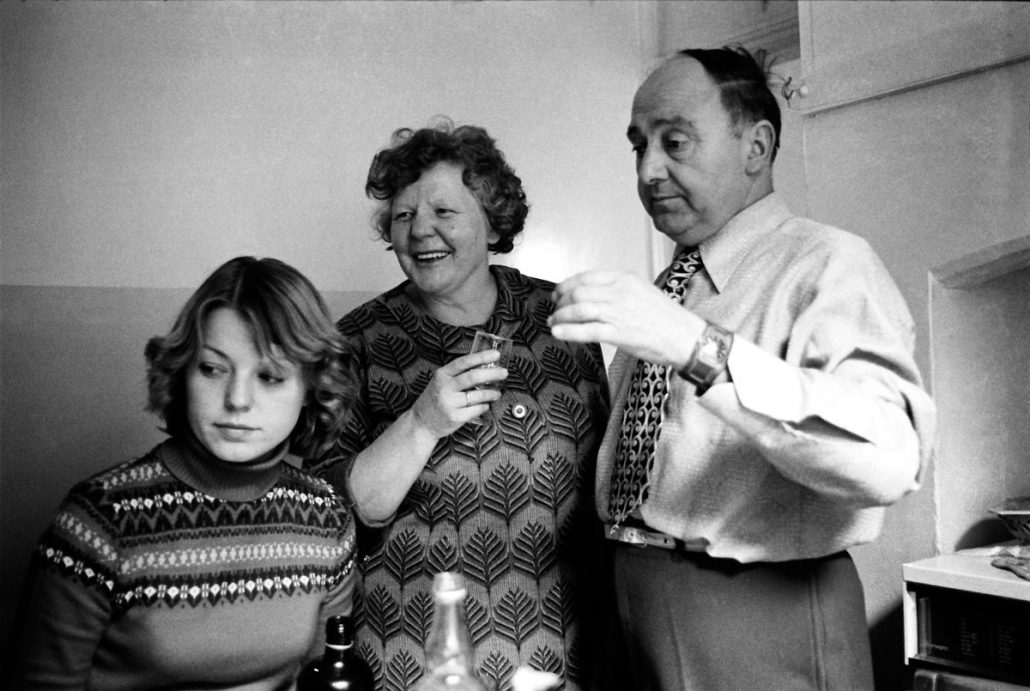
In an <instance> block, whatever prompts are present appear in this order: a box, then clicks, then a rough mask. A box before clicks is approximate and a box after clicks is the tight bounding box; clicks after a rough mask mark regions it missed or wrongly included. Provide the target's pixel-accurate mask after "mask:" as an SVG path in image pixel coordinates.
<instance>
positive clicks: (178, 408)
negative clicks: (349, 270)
mask: <svg viewBox="0 0 1030 691" xmlns="http://www.w3.org/2000/svg"><path fill="white" fill-rule="evenodd" d="M220 307H227V308H229V309H232V310H234V311H235V312H236V313H237V314H239V315H240V317H241V318H242V319H243V321H244V322H245V323H246V324H248V325H249V327H250V330H251V333H252V334H253V336H254V343H255V345H256V346H257V348H258V351H259V352H260V353H261V354H262V355H263V356H270V355H272V354H273V352H274V353H275V355H277V356H278V357H285V358H286V359H288V360H290V361H291V362H293V363H295V364H298V365H300V367H301V370H302V372H303V376H304V381H305V383H306V384H307V388H308V394H307V400H306V403H305V406H304V409H303V410H302V411H301V414H300V418H299V419H298V421H297V425H296V427H294V429H293V431H292V432H291V433H290V437H289V441H290V449H291V451H293V453H295V454H297V455H300V456H302V457H315V456H319V455H321V454H322V453H324V452H325V451H327V450H328V449H329V448H330V447H331V446H332V444H333V443H334V442H335V440H336V439H337V437H338V436H339V433H340V432H341V430H342V427H343V413H344V412H345V410H346V408H347V406H348V405H349V404H350V402H351V400H352V399H353V397H354V393H355V385H354V379H353V378H352V376H351V373H350V370H349V359H348V358H347V356H346V354H345V351H344V348H343V342H342V339H341V337H340V335H339V333H338V332H337V330H336V329H335V328H334V326H333V322H332V319H331V318H330V316H329V310H328V309H327V308H326V305H325V302H324V301H323V300H322V297H321V296H320V295H319V293H318V291H317V290H316V289H315V286H314V285H312V283H311V282H310V281H309V280H308V279H307V278H306V277H304V275H303V274H301V273H300V272H299V271H297V270H296V269H294V268H293V267H291V266H289V265H288V264H285V263H283V262H281V261H279V260H277V259H269V258H266V259H256V258H254V257H236V258H235V259H231V260H229V261H228V262H226V263H225V264H222V265H221V266H220V267H218V268H217V269H215V271H214V273H212V274H211V275H210V276H209V277H208V278H207V280H205V281H204V282H203V284H201V286H200V287H199V288H198V289H197V290H196V292H195V293H193V295H192V296H191V297H190V299H189V300H187V301H186V304H185V306H184V307H183V308H182V311H181V312H180V313H179V316H178V317H177V318H176V320H175V324H174V325H173V326H172V329H171V331H170V332H169V333H168V334H167V335H166V336H154V337H153V338H151V339H150V340H149V341H148V342H147V345H146V348H145V350H144V355H145V356H146V359H147V382H148V395H147V407H146V408H147V410H148V411H150V412H153V413H156V414H157V415H159V416H160V417H161V418H162V419H163V420H164V423H165V430H166V431H167V432H168V433H169V434H171V435H172V436H183V435H187V434H190V430H189V422H188V419H187V415H186V373H187V370H188V368H189V367H190V366H192V365H193V363H194V362H195V360H196V358H197V356H198V353H199V352H200V349H201V346H202V339H203V334H204V331H203V326H204V322H205V320H206V319H207V317H208V315H209V314H210V313H211V312H212V311H213V310H215V309H218V308H220Z"/></svg>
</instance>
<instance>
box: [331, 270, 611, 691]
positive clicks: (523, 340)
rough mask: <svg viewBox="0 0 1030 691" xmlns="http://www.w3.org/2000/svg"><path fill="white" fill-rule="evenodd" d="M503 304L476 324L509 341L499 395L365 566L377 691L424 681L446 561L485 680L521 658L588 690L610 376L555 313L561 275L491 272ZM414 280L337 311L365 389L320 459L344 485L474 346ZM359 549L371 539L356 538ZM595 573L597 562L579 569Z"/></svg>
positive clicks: (506, 682)
mask: <svg viewBox="0 0 1030 691" xmlns="http://www.w3.org/2000/svg"><path fill="white" fill-rule="evenodd" d="M491 272H492V274H493V276H494V277H495V279H496V281H497V287H498V298H497V306H496V308H495V310H494V314H493V315H492V316H491V317H490V319H489V320H488V321H487V322H486V323H485V324H483V325H481V327H480V328H484V329H486V330H488V331H491V332H493V333H500V334H502V335H504V336H508V337H511V338H512V339H513V340H514V346H513V349H512V355H511V362H510V364H509V367H508V371H509V374H508V378H507V379H506V380H505V382H504V384H503V386H502V396H501V399H500V400H499V401H496V402H494V403H493V405H492V406H491V409H490V411H489V412H488V413H487V414H486V415H484V420H485V424H482V425H479V426H476V425H472V424H466V425H464V426H462V427H461V428H460V429H458V430H457V431H455V432H454V433H453V434H451V435H450V436H449V437H445V438H443V439H441V440H440V441H439V442H438V443H437V446H436V448H435V450H434V451H433V454H432V456H431V457H430V459H429V461H428V462H427V463H426V466H425V468H424V469H423V471H422V474H421V476H420V477H419V479H418V480H417V481H416V482H415V484H414V485H413V486H412V488H411V490H410V491H409V492H408V495H407V497H406V498H405V500H404V502H403V503H402V504H401V507H400V509H399V510H398V512H397V515H396V516H395V517H394V519H393V520H392V521H391V522H390V523H389V524H387V525H385V526H373V527H375V528H381V530H375V531H374V535H375V539H374V540H373V541H372V542H373V544H372V546H371V547H370V548H369V549H368V550H367V551H366V552H365V553H364V554H363V555H362V556H363V557H364V558H363V559H362V560H360V564H361V572H362V576H363V587H362V588H361V589H360V593H359V595H358V598H357V602H355V616H356V619H357V641H358V649H359V651H360V653H361V655H362V656H363V657H365V658H366V659H367V660H368V661H369V663H370V665H371V666H372V669H373V672H374V673H375V675H376V677H377V682H378V688H380V689H385V690H389V691H395V690H396V691H400V690H403V689H407V688H410V686H411V685H412V684H413V683H414V681H415V680H416V679H417V678H418V677H420V676H421V675H422V672H423V664H424V646H425V640H426V635H427V633H428V631H429V626H430V623H431V619H432V612H433V605H432V596H431V585H432V580H433V575H434V574H435V573H436V572H438V571H443V570H452V571H459V572H461V573H462V574H464V576H465V579H466V583H467V586H468V591H469V592H468V597H467V599H466V606H467V614H468V620H469V627H470V630H471V633H472V640H473V645H474V647H475V666H476V670H477V672H478V673H479V674H480V676H481V677H482V678H483V679H484V680H486V681H487V682H488V683H492V684H494V685H495V686H496V687H497V688H498V689H502V690H504V689H509V688H510V686H511V681H510V680H511V675H512V673H513V672H514V671H515V669H516V667H518V666H519V665H522V664H528V665H530V666H532V667H534V668H536V669H541V670H548V671H554V672H556V673H558V674H559V675H561V676H562V678H563V679H564V682H565V683H564V687H563V688H565V689H582V688H588V684H587V683H586V682H585V681H584V680H585V678H586V676H587V675H588V669H589V667H590V662H591V660H590V650H589V649H587V645H586V644H585V643H584V634H585V629H587V628H590V626H588V625H587V626H585V625H584V624H583V620H584V617H585V616H589V615H590V612H591V609H592V605H591V602H590V600H591V593H592V589H593V587H594V586H595V585H596V582H597V580H598V579H600V578H601V577H602V573H601V572H600V569H598V568H596V566H590V565H589V560H590V559H593V558H595V557H596V555H597V554H598V551H599V550H598V549H597V543H598V541H599V540H600V539H601V528H600V525H599V524H598V522H597V518H596V512H595V511H594V508H593V507H594V503H593V497H592V492H593V471H594V464H595V460H596V454H597V447H598V445H599V443H600V438H601V435H602V434H603V432H604V427H605V424H606V423H607V419H608V410H609V409H608V406H609V403H608V385H607V379H606V377H605V372H604V363H603V360H602V356H601V350H600V348H599V347H598V346H597V345H596V344H591V345H581V344H575V343H566V342H563V341H558V340H557V339H555V338H553V337H552V336H551V333H550V330H549V328H548V327H547V324H546V320H547V317H548V315H549V314H550V313H551V312H552V310H553V308H554V305H553V303H552V302H551V298H550V296H551V291H552V290H553V288H554V286H553V284H551V283H549V282H547V281H542V280H539V279H535V278H531V277H528V276H524V275H522V274H521V273H519V272H518V271H517V270H515V269H511V268H508V267H503V266H492V267H491ZM405 286H406V282H405V283H402V284H401V285H398V286H397V287H395V288H393V289H391V290H389V291H387V292H386V293H384V294H382V295H380V296H379V297H377V298H375V299H373V300H371V301H370V302H368V303H366V304H364V305H362V306H360V307H358V308H357V309H355V310H353V311H352V312H350V313H349V314H348V315H347V316H345V317H344V318H343V319H341V320H340V322H339V324H338V327H339V329H340V331H341V332H342V333H343V334H344V336H345V337H346V338H347V340H348V342H349V344H350V347H351V349H352V351H353V354H354V356H355V361H356V363H357V366H358V367H359V369H360V373H359V376H360V380H361V382H360V383H361V389H360V393H359V396H358V400H357V402H356V403H355V405H354V407H353V409H352V410H351V411H350V413H349V416H350V417H349V421H348V424H347V427H346V431H345V432H344V434H343V436H342V438H341V440H340V442H339V444H338V446H337V447H336V449H335V450H334V451H333V452H332V453H331V454H329V455H327V456H326V457H324V458H322V459H320V460H319V461H318V463H317V464H316V470H317V472H319V473H321V474H323V475H325V476H326V477H327V478H329V479H330V480H331V481H332V482H333V483H334V484H336V485H337V486H338V487H340V489H342V490H343V491H344V492H345V493H348V494H349V492H348V490H347V488H346V486H345V485H346V482H345V480H344V478H346V477H347V472H348V470H349V466H350V462H351V461H352V460H353V458H354V456H355V455H356V454H357V453H358V452H360V451H361V450H362V449H364V448H365V447H367V446H368V445H369V443H371V442H372V440H374V439H375V438H376V437H377V436H378V435H379V434H381V433H382V432H383V430H384V429H386V428H387V427H389V426H390V424H391V423H392V422H393V421H394V420H395V419H396V418H397V417H398V416H399V415H400V414H401V413H403V412H404V411H406V410H407V409H409V408H410V407H411V406H412V405H413V403H414V401H415V399H416V398H417V397H418V396H419V394H421V393H422V391H423V390H424V389H425V387H426V385H427V384H428V382H429V380H430V377H431V376H432V374H433V372H434V371H435V370H436V369H437V368H438V367H440V366H442V365H444V364H446V363H447V362H449V361H451V360H453V359H454V358H456V357H458V356H460V355H463V354H465V353H467V352H468V351H469V347H470V346H471V343H472V337H473V333H474V332H475V329H476V327H460V326H451V325H448V324H444V323H442V322H439V321H437V320H436V319H434V318H433V317H431V316H429V315H428V314H426V313H425V312H423V311H422V310H421V309H419V308H418V307H416V306H415V305H414V304H413V303H412V302H411V300H410V299H409V298H408V297H407V296H406V294H405ZM359 544H360V543H359ZM584 572H589V573H588V577H587V578H584V577H583V574H584Z"/></svg>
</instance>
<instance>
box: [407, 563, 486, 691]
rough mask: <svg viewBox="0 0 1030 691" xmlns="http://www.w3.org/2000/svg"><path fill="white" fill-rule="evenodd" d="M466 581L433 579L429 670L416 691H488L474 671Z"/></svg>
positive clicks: (446, 574)
mask: <svg viewBox="0 0 1030 691" xmlns="http://www.w3.org/2000/svg"><path fill="white" fill-rule="evenodd" d="M466 592H467V591H466V590H465V579H464V577H462V575H461V574H459V573H454V572H451V571H441V572H440V573H438V574H436V576H435V577H434V578H433V624H432V628H430V630H429V638H428V640H427V641H426V671H425V674H423V675H422V677H421V678H420V679H419V680H418V683H416V684H415V686H414V687H413V691H489V687H487V685H486V684H484V683H483V682H482V681H481V680H480V679H479V677H477V676H476V674H475V672H473V662H472V637H471V636H470V635H469V627H468V621H467V620H466V618H465V593H466Z"/></svg>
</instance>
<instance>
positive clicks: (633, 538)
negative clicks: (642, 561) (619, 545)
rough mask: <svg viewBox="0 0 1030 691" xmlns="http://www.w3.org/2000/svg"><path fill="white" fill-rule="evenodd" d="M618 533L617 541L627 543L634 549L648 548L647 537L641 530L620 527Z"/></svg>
mask: <svg viewBox="0 0 1030 691" xmlns="http://www.w3.org/2000/svg"><path fill="white" fill-rule="evenodd" d="M616 531H617V532H616V536H615V539H616V540H618V541H619V542H625V543H626V544H628V545H633V546H634V547H647V536H646V535H645V534H644V531H643V530H641V529H640V528H633V527H630V526H620V527H619V528H617V529H616Z"/></svg>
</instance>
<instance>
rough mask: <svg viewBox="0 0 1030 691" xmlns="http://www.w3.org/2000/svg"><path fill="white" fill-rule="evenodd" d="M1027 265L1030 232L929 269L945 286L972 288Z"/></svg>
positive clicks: (1024, 267)
mask: <svg viewBox="0 0 1030 691" xmlns="http://www.w3.org/2000/svg"><path fill="white" fill-rule="evenodd" d="M1028 267H1030V235H1023V236H1021V237H1018V238H1014V239H1012V240H1006V241H1005V242H999V243H997V244H994V245H990V246H989V247H985V248H983V249H981V250H977V251H975V252H970V253H968V254H964V255H962V256H961V257H957V258H955V259H952V260H951V261H948V262H945V263H944V264H939V265H938V266H935V267H933V268H932V269H930V275H931V276H933V278H934V279H935V280H936V281H937V282H938V283H940V284H941V285H942V286H944V287H945V288H974V287H976V286H978V285H980V284H982V283H986V282H987V281H991V280H993V279H995V278H998V277H1000V276H1004V275H1005V274H1009V273H1012V272H1013V271H1019V270H1021V269H1026V268H1028Z"/></svg>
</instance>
